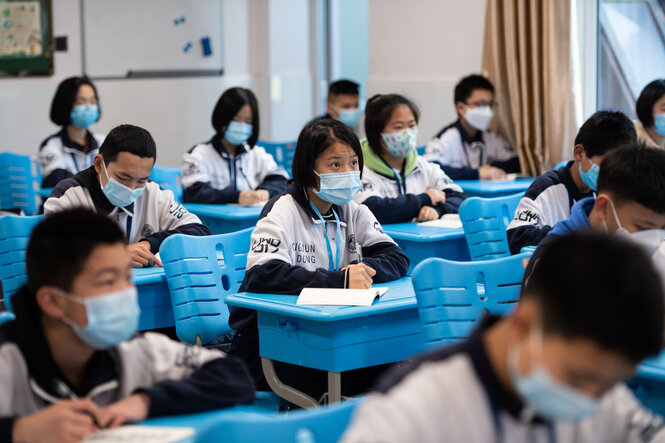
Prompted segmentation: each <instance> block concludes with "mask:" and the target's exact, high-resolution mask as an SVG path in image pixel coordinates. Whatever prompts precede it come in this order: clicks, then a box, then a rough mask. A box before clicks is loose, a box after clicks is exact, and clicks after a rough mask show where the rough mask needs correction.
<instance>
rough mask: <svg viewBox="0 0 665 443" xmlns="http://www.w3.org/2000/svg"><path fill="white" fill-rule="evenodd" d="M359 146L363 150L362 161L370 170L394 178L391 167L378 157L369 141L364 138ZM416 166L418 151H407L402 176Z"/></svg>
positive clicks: (409, 172)
mask: <svg viewBox="0 0 665 443" xmlns="http://www.w3.org/2000/svg"><path fill="white" fill-rule="evenodd" d="M360 146H361V147H362V150H363V163H364V165H365V166H367V167H368V168H369V169H371V170H372V171H374V172H376V173H378V174H381V175H383V176H384V177H388V178H390V179H392V180H395V174H393V169H392V168H391V167H390V166H388V163H386V162H385V160H383V159H382V158H381V157H379V156H378V155H377V154H376V153H375V152H374V151H373V150H372V148H371V147H370V145H369V141H368V140H367V139H366V138H364V139H362V141H361V142H360ZM417 167H418V152H417V151H416V150H415V149H414V150H413V151H411V152H409V155H407V156H406V161H405V162H404V170H403V171H402V172H403V173H404V176H405V177H407V176H408V175H409V174H411V173H412V172H414V171H415V170H416V169H417Z"/></svg>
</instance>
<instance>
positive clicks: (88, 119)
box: [69, 105, 99, 129]
mask: <svg viewBox="0 0 665 443" xmlns="http://www.w3.org/2000/svg"><path fill="white" fill-rule="evenodd" d="M69 116H70V118H71V119H72V123H73V124H74V126H76V127H77V128H79V129H86V128H87V127H88V126H90V125H91V124H93V123H94V122H96V121H97V119H99V106H97V105H76V106H74V107H73V108H72V113H71V114H70V115H69Z"/></svg>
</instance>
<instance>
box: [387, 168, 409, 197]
mask: <svg viewBox="0 0 665 443" xmlns="http://www.w3.org/2000/svg"><path fill="white" fill-rule="evenodd" d="M390 169H391V170H392V171H393V175H394V176H395V181H396V182H397V191H399V194H400V195H402V194H406V182H405V180H403V178H404V177H403V176H401V175H400V174H398V173H397V172H395V170H394V169H393V168H390ZM402 188H404V192H402Z"/></svg>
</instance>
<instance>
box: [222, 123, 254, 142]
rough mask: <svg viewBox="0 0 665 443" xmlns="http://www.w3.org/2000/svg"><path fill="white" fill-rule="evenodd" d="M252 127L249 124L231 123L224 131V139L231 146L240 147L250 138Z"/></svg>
mask: <svg viewBox="0 0 665 443" xmlns="http://www.w3.org/2000/svg"><path fill="white" fill-rule="evenodd" d="M252 131H253V126H252V125H250V124H249V123H243V122H235V121H232V122H230V123H229V126H227V128H226V131H224V138H225V139H226V141H227V142H229V143H231V144H232V145H236V146H237V145H242V144H243V143H245V142H246V141H247V140H249V137H251V136H252Z"/></svg>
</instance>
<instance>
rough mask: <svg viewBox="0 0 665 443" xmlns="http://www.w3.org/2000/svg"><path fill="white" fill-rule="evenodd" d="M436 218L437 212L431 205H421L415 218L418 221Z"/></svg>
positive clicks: (437, 216)
mask: <svg viewBox="0 0 665 443" xmlns="http://www.w3.org/2000/svg"><path fill="white" fill-rule="evenodd" d="M437 218H439V213H438V212H437V211H436V209H434V208H433V207H431V206H423V207H422V208H420V212H418V217H417V218H416V220H418V221H419V222H423V221H429V220H436V219H437Z"/></svg>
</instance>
